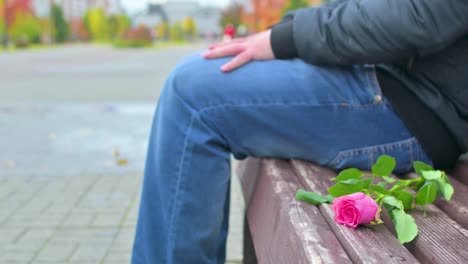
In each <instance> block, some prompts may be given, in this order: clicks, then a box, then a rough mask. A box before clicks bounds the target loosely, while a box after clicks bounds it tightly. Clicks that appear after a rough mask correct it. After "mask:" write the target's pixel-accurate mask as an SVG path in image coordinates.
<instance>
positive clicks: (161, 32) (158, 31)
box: [154, 22, 169, 40]
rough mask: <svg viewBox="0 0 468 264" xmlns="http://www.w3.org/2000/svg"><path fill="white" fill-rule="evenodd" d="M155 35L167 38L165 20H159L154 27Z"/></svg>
mask: <svg viewBox="0 0 468 264" xmlns="http://www.w3.org/2000/svg"><path fill="white" fill-rule="evenodd" d="M154 32H155V36H156V38H157V39H165V40H167V39H168V37H169V36H168V35H169V34H168V33H169V25H168V24H167V22H161V23H159V24H158V25H157V26H156V28H155V29H154Z"/></svg>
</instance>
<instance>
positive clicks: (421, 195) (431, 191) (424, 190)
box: [416, 182, 437, 205]
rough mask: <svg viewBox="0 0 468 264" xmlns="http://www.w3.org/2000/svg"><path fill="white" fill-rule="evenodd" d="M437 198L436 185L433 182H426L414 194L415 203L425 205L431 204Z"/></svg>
mask: <svg viewBox="0 0 468 264" xmlns="http://www.w3.org/2000/svg"><path fill="white" fill-rule="evenodd" d="M436 197H437V190H436V185H435V184H434V183H433V182H426V184H424V186H423V187H421V189H419V191H418V193H417V194H416V203H417V204H419V205H426V204H430V203H433V202H434V201H435V199H436Z"/></svg>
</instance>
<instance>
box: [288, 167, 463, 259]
mask: <svg viewBox="0 0 468 264" xmlns="http://www.w3.org/2000/svg"><path fill="white" fill-rule="evenodd" d="M295 163H299V162H295ZM300 164H301V165H303V168H304V170H305V169H307V168H308V169H309V171H310V172H309V173H306V174H304V173H302V174H301V175H309V176H306V177H304V179H305V180H307V182H312V181H313V178H316V177H318V176H314V175H321V179H322V178H325V177H326V178H328V179H329V178H331V177H333V175H334V173H333V172H332V171H330V170H325V169H323V168H321V167H319V166H316V165H313V164H310V163H300ZM296 167H297V166H296ZM327 171H328V174H327V173H326V172H327ZM314 173H315V174H314ZM311 177H312V178H311ZM314 182H315V183H316V184H317V183H322V182H326V181H324V180H321V181H314ZM427 212H428V217H424V216H423V212H422V211H421V210H416V209H415V210H412V211H410V212H409V213H410V214H411V215H412V216H413V217H414V219H415V221H416V223H417V224H418V226H419V235H418V237H417V238H416V239H415V240H413V241H412V242H411V243H407V244H405V246H406V248H407V249H408V250H409V251H410V252H411V253H412V254H413V255H414V256H415V257H416V258H418V259H419V261H421V262H423V263H431V264H432V263H434V264H435V263H441V264H442V263H468V251H466V250H463V249H466V248H468V231H467V230H466V229H464V228H463V227H461V226H460V225H459V224H457V223H456V222H455V221H454V220H452V219H451V218H450V217H449V216H447V215H446V214H445V213H444V212H442V211H441V210H440V209H438V208H437V207H436V206H435V205H429V206H428V207H427ZM385 225H386V226H387V228H389V229H390V230H392V229H393V223H391V221H386V223H385ZM392 231H394V230H392ZM340 241H341V240H340ZM345 248H346V247H345ZM348 254H349V252H348Z"/></svg>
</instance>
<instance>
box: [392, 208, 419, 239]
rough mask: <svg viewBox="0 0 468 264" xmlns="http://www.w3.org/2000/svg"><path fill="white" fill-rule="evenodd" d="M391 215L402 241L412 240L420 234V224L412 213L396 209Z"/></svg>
mask: <svg viewBox="0 0 468 264" xmlns="http://www.w3.org/2000/svg"><path fill="white" fill-rule="evenodd" d="M390 215H391V217H392V221H393V223H394V224H395V230H396V232H397V237H398V241H400V243H402V244H403V243H407V242H411V241H412V240H413V239H414V238H415V237H416V236H417V235H418V226H417V225H416V222H415V221H414V218H413V217H412V216H411V215H409V214H407V213H405V211H403V210H399V209H394V210H393V211H392V212H391V214H390Z"/></svg>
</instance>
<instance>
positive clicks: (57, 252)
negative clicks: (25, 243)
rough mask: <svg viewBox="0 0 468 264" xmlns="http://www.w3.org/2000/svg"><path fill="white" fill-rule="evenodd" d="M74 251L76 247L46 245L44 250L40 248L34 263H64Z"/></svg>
mask: <svg viewBox="0 0 468 264" xmlns="http://www.w3.org/2000/svg"><path fill="white" fill-rule="evenodd" d="M75 250H76V246H72V245H63V244H51V243H48V244H47V245H46V246H45V247H44V248H42V250H41V251H40V252H39V254H38V255H37V257H36V258H35V259H34V261H50V262H61V263H65V262H66V261H68V259H69V258H70V257H71V255H72V254H73V252H74V251H75Z"/></svg>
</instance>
